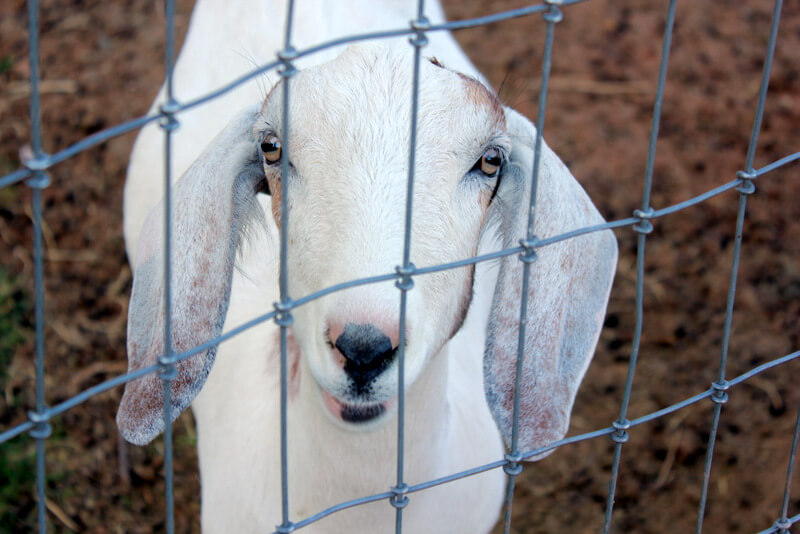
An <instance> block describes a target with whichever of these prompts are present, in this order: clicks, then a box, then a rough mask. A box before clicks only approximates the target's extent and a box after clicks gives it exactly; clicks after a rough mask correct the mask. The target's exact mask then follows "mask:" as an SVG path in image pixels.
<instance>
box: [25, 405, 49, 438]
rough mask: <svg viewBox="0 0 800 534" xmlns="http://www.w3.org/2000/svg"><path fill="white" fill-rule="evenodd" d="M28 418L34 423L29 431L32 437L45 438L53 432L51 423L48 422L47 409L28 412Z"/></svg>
mask: <svg viewBox="0 0 800 534" xmlns="http://www.w3.org/2000/svg"><path fill="white" fill-rule="evenodd" d="M28 419H29V420H30V421H31V423H35V424H36V426H34V427H33V428H32V429H31V431H30V432H29V433H30V435H31V437H32V438H34V439H47V438H48V437H50V434H52V433H53V425H51V424H50V414H49V413H48V412H47V411H43V412H34V411H30V412H28Z"/></svg>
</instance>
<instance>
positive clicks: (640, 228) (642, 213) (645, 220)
mask: <svg viewBox="0 0 800 534" xmlns="http://www.w3.org/2000/svg"><path fill="white" fill-rule="evenodd" d="M633 216H634V217H635V218H637V219H639V222H637V223H636V224H634V225H633V230H634V231H635V232H636V233H638V234H644V235H647V234H649V233H652V231H653V223H652V220H653V219H655V216H656V215H655V211H653V208H652V207H649V206H648V208H647V209H645V210H633Z"/></svg>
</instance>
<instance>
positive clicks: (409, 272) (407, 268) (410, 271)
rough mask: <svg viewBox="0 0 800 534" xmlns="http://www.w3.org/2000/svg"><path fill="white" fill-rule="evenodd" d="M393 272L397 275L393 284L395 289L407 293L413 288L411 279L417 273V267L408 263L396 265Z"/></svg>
mask: <svg viewBox="0 0 800 534" xmlns="http://www.w3.org/2000/svg"><path fill="white" fill-rule="evenodd" d="M395 271H396V272H397V275H398V279H397V281H396V282H395V283H394V285H395V286H397V289H400V290H403V291H408V290H409V289H411V288H413V287H414V279H413V278H411V277H412V276H413V275H414V274H415V273H416V272H417V267H416V266H415V265H414V264H413V263H409V264H408V265H398V266H397V267H396V268H395Z"/></svg>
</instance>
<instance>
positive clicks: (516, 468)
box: [503, 451, 522, 477]
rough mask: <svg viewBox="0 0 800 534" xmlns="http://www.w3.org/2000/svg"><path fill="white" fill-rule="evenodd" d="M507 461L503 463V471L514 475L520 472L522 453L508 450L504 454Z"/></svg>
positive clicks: (511, 475)
mask: <svg viewBox="0 0 800 534" xmlns="http://www.w3.org/2000/svg"><path fill="white" fill-rule="evenodd" d="M505 459H506V461H507V462H508V463H506V464H504V465H503V471H505V473H506V474H507V475H508V476H510V477H515V476H517V475H518V474H520V473H522V463H520V462H522V453H521V452H519V451H514V452H509V453H507V454H506V455H505Z"/></svg>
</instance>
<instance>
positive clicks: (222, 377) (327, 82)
mask: <svg viewBox="0 0 800 534" xmlns="http://www.w3.org/2000/svg"><path fill="white" fill-rule="evenodd" d="M415 4H416V2H411V1H407V2H405V1H403V2H401V1H399V0H396V1H393V2H392V1H384V2H380V1H376V0H368V1H366V0H365V1H356V0H351V1H347V2H344V1H342V2H340V1H338V0H337V1H336V2H326V1H324V0H306V1H302V0H301V1H299V2H298V13H297V14H296V17H295V20H296V24H295V29H294V32H293V35H294V37H293V39H294V44H295V46H297V47H298V48H302V47H306V46H309V45H312V44H315V43H317V42H319V41H323V40H328V39H332V38H335V37H341V36H343V35H346V34H350V33H357V32H363V31H365V30H378V29H388V28H397V27H403V26H405V25H407V23H408V20H409V19H411V18H413V17H414V9H415ZM284 10H285V7H284V6H283V2H277V1H266V0H259V1H252V2H251V1H248V0H238V1H230V0H224V1H223V0H198V3H197V5H196V7H195V10H194V14H193V15H192V21H191V26H190V30H189V34H188V36H187V38H186V42H185V44H184V46H183V50H182V52H181V54H180V57H179V58H178V61H177V65H176V68H175V82H174V83H175V90H176V95H177V98H178V99H179V100H183V101H185V100H188V99H191V98H193V97H197V96H199V95H201V94H204V93H206V92H209V91H210V90H212V89H214V88H216V87H218V86H219V85H221V84H222V83H224V82H227V81H228V80H231V79H233V78H235V77H236V76H239V75H241V74H243V73H244V72H247V71H248V70H249V69H250V68H252V61H258V62H265V61H268V60H270V59H272V58H274V52H275V50H276V49H278V48H280V47H281V37H280V34H281V33H282V32H281V31H280V30H279V29H278V28H280V27H281V25H280V24H278V21H282V20H284V17H285V12H284ZM426 11H427V15H428V16H429V17H430V19H431V20H432V22H434V23H437V22H441V21H442V20H443V14H442V9H441V7H440V6H439V5H437V4H436V3H435V2H428V5H427V7H426ZM429 38H430V43H429V45H428V46H427V47H426V48H425V49H424V54H425V55H426V56H430V57H433V56H435V57H436V58H438V61H428V60H426V61H424V62H423V64H422V65H421V86H420V90H419V121H418V129H417V132H418V134H417V135H418V137H417V145H416V146H417V156H416V161H417V163H416V167H415V177H416V178H415V184H416V185H415V189H414V208H413V225H412V233H411V259H412V261H413V262H414V263H415V264H416V265H417V266H419V267H423V266H429V265H436V264H440V263H444V262H450V261H454V260H459V259H463V258H468V257H470V256H473V255H475V254H477V253H483V252H488V251H492V250H498V249H499V248H501V247H507V246H516V244H517V243H518V241H519V239H520V238H522V237H524V235H525V229H526V224H527V220H528V210H527V199H528V197H529V195H530V177H531V174H532V172H531V171H532V165H533V142H534V137H535V128H534V127H533V125H532V124H531V123H530V122H529V121H528V120H527V119H526V118H524V117H522V116H521V115H519V114H518V113H516V112H515V111H513V110H511V109H509V108H505V107H503V106H502V105H501V104H500V103H499V101H498V99H497V98H496V97H495V95H494V94H493V93H492V92H491V91H490V90H489V89H487V88H486V86H485V85H484V84H483V83H482V82H481V81H480V80H481V77H480V74H479V73H477V72H476V70H475V68H474V67H473V66H472V65H471V63H470V62H469V60H468V59H467V58H466V56H465V55H464V53H463V52H462V51H461V50H460V49H459V48H458V46H457V44H456V43H455V41H454V40H453V38H452V36H450V35H449V34H447V33H442V32H439V33H432V34H431V35H430V36H429ZM242 51H246V54H242ZM412 57H413V52H412V47H411V46H409V45H408V43H407V42H406V40H405V39H394V40H390V41H385V42H383V43H381V44H366V45H365V44H362V45H357V46H351V47H348V48H346V49H345V50H344V51H342V49H341V48H339V49H337V50H335V51H328V52H326V53H325V54H323V55H322V56H313V57H309V58H306V59H305V60H303V61H299V62H298V66H299V67H300V72H299V73H298V74H297V75H295V76H294V77H293V78H292V79H291V93H290V96H291V98H290V100H289V102H290V117H291V128H290V134H289V135H290V138H289V140H288V141H289V142H288V145H289V147H290V160H291V162H290V167H289V169H290V170H289V174H288V176H282V175H281V165H280V159H281V151H282V148H283V146H284V144H285V140H284V139H282V137H281V136H282V132H283V131H284V125H283V124H282V119H281V117H282V114H281V104H282V85H281V84H280V83H278V84H276V85H275V86H274V87H273V88H272V90H271V91H269V94H267V95H266V97H264V95H263V93H262V92H260V91H263V87H261V88H260V87H259V86H258V84H257V83H251V84H249V85H246V86H243V87H241V88H239V89H237V90H235V91H233V92H231V93H229V94H227V95H226V96H224V97H222V98H220V99H218V100H215V101H213V102H211V103H209V104H207V105H205V106H200V107H198V108H196V109H193V110H191V111H189V112H187V113H185V114H180V115H178V117H177V118H178V120H179V121H180V128H179V130H178V131H177V132H175V134H174V145H173V155H174V158H173V167H172V168H173V172H174V175H175V176H176V177H179V179H178V180H176V183H175V185H174V192H173V194H174V207H173V223H172V224H173V228H174V232H173V248H172V250H173V269H172V299H173V301H174V305H173V308H172V309H173V316H172V325H173V326H172V328H173V343H174V350H175V351H178V352H180V351H185V350H188V349H190V348H192V347H194V346H196V345H199V344H201V343H203V342H205V341H208V340H210V339H212V338H214V337H215V336H217V335H219V334H220V333H221V332H224V331H226V330H228V329H230V328H231V327H234V326H236V325H239V324H242V323H243V322H245V321H247V320H249V319H252V318H253V317H256V316H258V315H261V314H263V313H265V312H267V311H269V310H270V309H271V308H272V305H273V302H276V301H278V300H279V294H278V256H279V255H278V249H279V231H278V228H279V227H280V225H281V212H280V198H281V195H282V192H283V191H284V184H286V189H287V190H288V191H289V193H288V203H289V206H290V209H289V218H288V226H287V230H288V235H289V249H288V250H289V253H288V266H289V277H288V289H289V294H290V295H291V296H293V297H295V298H298V297H302V296H304V295H307V294H309V293H311V292H314V291H316V290H319V289H321V288H324V287H327V286H330V285H332V284H335V283H339V282H343V281H347V280H352V279H356V278H361V277H365V276H370V275H376V274H383V273H389V272H393V271H394V269H395V267H396V266H397V265H399V264H401V263H402V250H403V235H404V205H405V192H406V179H407V173H408V150H409V148H408V147H409V141H410V108H411V92H412V89H411V78H412ZM270 76H271V77H270V78H269V79H268V82H269V83H274V82H275V81H276V75H275V74H270ZM163 99H164V93H163V91H162V93H161V94H160V96H159V97H158V98H157V100H156V103H155V104H154V109H155V106H157V105H159V104H160V103H161V102H163ZM242 108H245V109H244V111H240V110H241V109H242ZM226 124H227V126H226ZM162 166H163V132H162V131H161V130H160V129H159V128H158V127H157V126H151V127H147V128H145V129H144V130H143V131H142V132H141V134H140V136H139V138H138V139H137V141H136V145H135V147H134V151H133V155H132V158H131V163H130V167H129V170H128V180H127V184H126V191H125V193H126V196H125V237H126V241H127V246H128V253H129V257H130V261H131V263H132V265H133V269H134V284H133V294H132V297H131V304H130V314H129V323H128V357H129V363H130V369H131V370H135V369H139V368H141V367H143V366H146V365H151V364H153V363H154V362H155V361H156V358H157V357H158V356H159V355H160V354H162V353H163V352H164V345H163V333H162V331H163V327H164V323H165V317H164V310H163V298H164V296H163V290H164V273H163V268H162V264H163V260H162V254H163V245H162V234H163V230H162V224H163V217H162V212H163V208H162V207H161V206H160V205H156V204H157V203H158V200H159V198H161V196H162V191H163V190H162V179H163V170H162ZM148 213H150V215H149V216H147V215H148ZM602 221H603V219H602V217H601V216H600V215H599V213H598V212H597V210H596V209H595V207H594V206H593V204H592V202H591V201H590V200H589V197H588V196H587V195H586V193H585V192H584V190H583V189H582V188H581V186H580V185H579V184H578V182H577V181H575V179H574V178H573V177H572V175H571V174H570V172H569V170H567V168H566V167H565V166H564V164H563V163H562V162H561V161H560V160H559V159H558V157H557V156H556V155H555V154H554V153H553V152H552V151H551V150H550V148H549V147H547V146H546V145H543V147H542V161H541V172H540V175H539V185H538V191H537V203H536V227H535V233H536V235H537V236H539V237H540V238H545V237H549V236H553V235H556V234H559V233H562V232H565V231H567V230H571V229H575V228H579V227H583V226H587V225H592V224H598V223H601V222H602ZM616 258H617V247H616V241H615V239H614V237H613V235H612V233H611V232H610V231H604V232H599V233H593V234H588V235H584V236H582V237H579V238H576V239H571V240H567V241H563V242H560V243H557V244H554V245H551V246H547V247H542V248H540V249H539V250H538V258H537V259H536V261H535V262H534V263H533V264H532V269H531V277H530V286H529V295H530V304H529V307H528V315H527V320H526V325H527V330H526V338H525V363H524V367H523V376H522V388H521V392H520V394H521V406H520V409H521V412H520V413H521V418H520V421H521V428H520V441H519V443H520V449H521V450H531V449H534V448H536V447H539V446H542V445H545V444H547V443H550V442H551V441H554V440H557V439H560V438H561V437H563V436H564V434H565V433H566V431H567V427H568V423H569V416H570V411H571V408H572V404H573V400H574V397H575V394H576V391H577V388H578V385H579V383H580V381H581V379H582V377H583V374H584V372H585V371H586V368H587V366H588V364H589V361H590V359H591V357H592V354H593V352H594V348H595V345H596V343H597V338H598V335H599V332H600V328H601V325H602V322H603V316H604V313H605V308H606V303H607V299H608V294H609V290H610V285H611V280H612V278H613V274H614V270H615V265H616ZM522 265H523V264H522V262H521V261H520V259H519V257H518V256H511V257H507V258H505V259H503V260H500V261H497V262H493V263H488V264H487V263H482V264H479V265H477V266H475V267H472V266H470V267H463V268H458V269H453V270H446V271H442V272H437V273H435V274H427V275H424V276H416V277H414V284H415V286H414V288H413V289H412V290H411V291H409V293H408V313H407V318H408V322H407V329H406V346H405V354H406V356H405V358H406V368H405V384H406V425H405V436H406V438H405V439H406V441H405V443H406V445H405V479H406V480H407V481H408V482H409V483H415V482H421V481H425V480H429V479H432V478H435V477H439V476H443V475H447V474H450V473H454V472H457V471H459V470H463V469H466V468H469V467H474V466H478V465H481V464H484V463H488V462H491V461H494V460H498V459H501V458H503V454H504V453H505V448H504V445H503V439H504V438H505V441H506V442H508V440H509V437H510V432H511V410H512V404H513V399H512V393H513V387H512V386H513V382H514V374H515V372H514V362H515V359H516V353H517V337H518V330H517V324H518V321H519V317H518V316H519V309H520V295H521V291H522V289H521V282H522V276H521V273H522ZM292 314H293V316H294V324H293V326H292V336H291V337H290V349H291V350H290V353H289V400H288V443H289V463H288V472H289V475H290V484H289V488H290V495H289V503H290V507H291V517H292V518H293V519H302V518H304V517H307V516H308V515H310V514H313V513H316V512H318V511H320V510H322V509H324V508H326V507H328V506H331V505H333V504H336V503H339V502H341V501H343V500H346V499H351V498H357V497H361V496H365V495H369V494H372V493H376V492H382V491H386V490H387V489H388V488H389V487H390V486H391V485H392V484H393V483H394V480H395V458H396V446H395V443H396V424H393V423H392V422H393V421H396V416H397V415H396V411H397V403H396V398H397V379H398V372H397V357H396V355H397V346H398V337H399V327H398V321H399V319H398V317H399V291H398V289H397V288H396V287H395V286H394V284H393V283H392V282H391V281H389V282H385V283H381V284H377V285H367V286H361V287H358V288H354V289H349V290H345V291H340V292H337V293H333V294H330V295H328V296H326V297H324V298H321V299H318V300H314V301H312V302H309V303H307V304H305V305H303V306H300V307H298V308H296V309H294V310H293V311H292ZM279 350H280V349H279V328H278V327H277V326H276V325H275V324H274V323H272V322H268V323H264V324H261V325H260V326H258V327H255V328H252V329H250V330H247V331H246V332H244V333H243V334H241V335H239V336H237V337H234V338H233V339H231V340H230V341H227V342H225V343H223V344H221V345H220V346H219V348H218V349H211V350H208V351H206V352H203V353H200V354H198V355H197V356H195V357H193V358H190V359H187V360H184V361H182V362H180V364H179V365H177V367H178V374H177V378H176V379H175V380H174V381H173V384H172V395H171V398H172V413H171V414H170V415H171V417H172V418H173V419H174V418H175V417H177V416H178V414H179V413H180V412H181V411H182V410H184V409H185V408H186V407H188V406H189V404H192V406H193V408H194V413H195V418H196V421H197V430H198V449H199V458H200V473H201V477H202V502H203V511H202V525H203V529H204V531H205V532H213V533H218V532H219V533H221V532H225V533H227V532H269V531H271V530H272V529H274V528H275V525H277V524H279V523H280V521H281V518H280V515H281V513H280V509H281V496H280V472H281V465H280V454H279V451H280V436H279V435H280V431H279V428H280V427H279V416H280V410H279V402H278V401H279V395H278V391H279ZM201 388H202V389H201ZM117 421H118V424H119V428H120V430H121V432H122V435H123V436H124V437H125V438H126V439H127V440H128V441H130V442H132V443H135V444H144V443H147V442H149V441H150V440H152V439H153V438H155V437H156V436H157V435H158V434H159V433H160V432H161V431H162V430H163V409H162V383H161V380H160V379H159V377H158V376H157V375H148V376H146V377H145V378H142V379H140V380H137V381H134V382H130V383H128V384H127V387H126V389H125V393H124V397H123V399H122V402H121V405H120V409H119V413H118V417H117ZM504 482H505V474H504V473H503V471H502V470H500V469H495V470H492V471H489V472H485V473H483V474H481V475H478V476H473V477H469V478H466V479H462V480H459V481H456V482H453V483H451V484H447V485H443V486H438V487H434V488H431V489H428V490H425V491H422V492H420V493H415V494H414V495H412V496H411V497H410V504H409V506H408V508H406V510H405V512H404V526H405V528H406V531H407V532H413V533H420V532H459V533H462V532H487V531H488V530H490V529H491V527H492V525H493V524H494V522H495V521H496V519H497V517H498V513H499V510H500V507H501V500H502V494H503V488H504ZM178 506H180V503H178ZM393 517H394V509H393V508H392V507H391V506H390V505H389V504H388V503H386V502H376V503H372V504H369V505H366V506H360V507H356V508H352V509H348V510H345V511H342V512H340V513H336V514H334V515H332V516H330V517H328V518H326V519H324V520H322V521H320V522H318V523H315V524H313V525H311V526H310V527H309V528H308V529H307V531H308V532H337V533H354V532H357V533H362V532H364V533H366V532H368V533H374V532H389V531H393V529H394V521H393Z"/></svg>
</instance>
